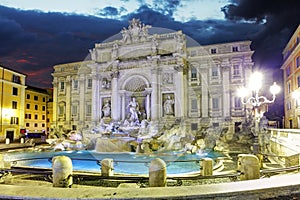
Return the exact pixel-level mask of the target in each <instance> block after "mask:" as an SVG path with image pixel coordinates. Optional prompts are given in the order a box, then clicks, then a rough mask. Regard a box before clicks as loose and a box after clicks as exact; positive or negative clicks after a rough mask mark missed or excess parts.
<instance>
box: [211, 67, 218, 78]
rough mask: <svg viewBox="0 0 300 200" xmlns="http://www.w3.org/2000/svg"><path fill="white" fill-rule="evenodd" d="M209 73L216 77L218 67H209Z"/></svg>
mask: <svg viewBox="0 0 300 200" xmlns="http://www.w3.org/2000/svg"><path fill="white" fill-rule="evenodd" d="M211 75H212V77H213V78H217V77H218V67H213V68H212V69H211Z"/></svg>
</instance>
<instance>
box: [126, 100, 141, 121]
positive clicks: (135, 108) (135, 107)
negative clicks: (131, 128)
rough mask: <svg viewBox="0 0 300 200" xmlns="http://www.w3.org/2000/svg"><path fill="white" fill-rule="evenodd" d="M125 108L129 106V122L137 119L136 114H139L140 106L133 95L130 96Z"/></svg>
mask: <svg viewBox="0 0 300 200" xmlns="http://www.w3.org/2000/svg"><path fill="white" fill-rule="evenodd" d="M127 108H129V112H130V116H129V120H130V121H131V122H135V121H138V120H139V117H138V115H139V114H140V111H139V109H140V106H139V103H138V102H137V101H136V99H135V97H132V99H131V101H130V102H129V104H128V105H127Z"/></svg>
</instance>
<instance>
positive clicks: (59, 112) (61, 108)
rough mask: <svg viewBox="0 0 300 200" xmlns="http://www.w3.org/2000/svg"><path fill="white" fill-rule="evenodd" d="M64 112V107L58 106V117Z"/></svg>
mask: <svg viewBox="0 0 300 200" xmlns="http://www.w3.org/2000/svg"><path fill="white" fill-rule="evenodd" d="M64 111H65V107H64V106H63V105H60V106H59V107H58V114H59V115H63V114H64Z"/></svg>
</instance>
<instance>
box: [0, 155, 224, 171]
mask: <svg viewBox="0 0 300 200" xmlns="http://www.w3.org/2000/svg"><path fill="white" fill-rule="evenodd" d="M59 155H65V156H68V157H70V158H71V159H72V163H73V170H78V171H88V172H100V165H99V163H100V162H101V160H102V159H105V158H111V159H113V160H114V172H115V173H116V174H148V169H149V163H150V162H151V160H153V159H154V158H161V159H163V160H164V161H165V162H166V165H167V174H168V175H172V174H187V173H196V172H199V170H200V165H199V161H200V160H201V158H204V157H209V158H212V159H215V158H217V157H219V156H221V155H220V154H219V153H216V152H214V151H207V152H202V153H199V154H186V153H183V152H165V153H153V154H137V153H131V152H124V153H107V152H105V153H101V152H96V151H88V150H83V151H61V152H53V151H45V152H26V151H24V152H8V153H7V154H6V155H5V160H8V161H12V162H13V165H14V166H18V167H21V166H22V167H36V168H47V169H51V168H52V163H51V160H52V158H53V157H54V156H59Z"/></svg>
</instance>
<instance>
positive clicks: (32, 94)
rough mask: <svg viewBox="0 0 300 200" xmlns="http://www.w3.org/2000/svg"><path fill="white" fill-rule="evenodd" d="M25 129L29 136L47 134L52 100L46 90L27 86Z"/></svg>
mask: <svg viewBox="0 0 300 200" xmlns="http://www.w3.org/2000/svg"><path fill="white" fill-rule="evenodd" d="M25 96H26V97H25V109H24V110H25V119H24V124H25V129H26V133H27V134H32V135H33V134H46V133H47V123H48V122H47V118H48V113H47V112H48V106H47V103H48V102H49V99H51V96H50V94H49V93H48V91H47V90H46V89H41V88H37V87H33V86H27V88H26V90H25Z"/></svg>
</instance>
